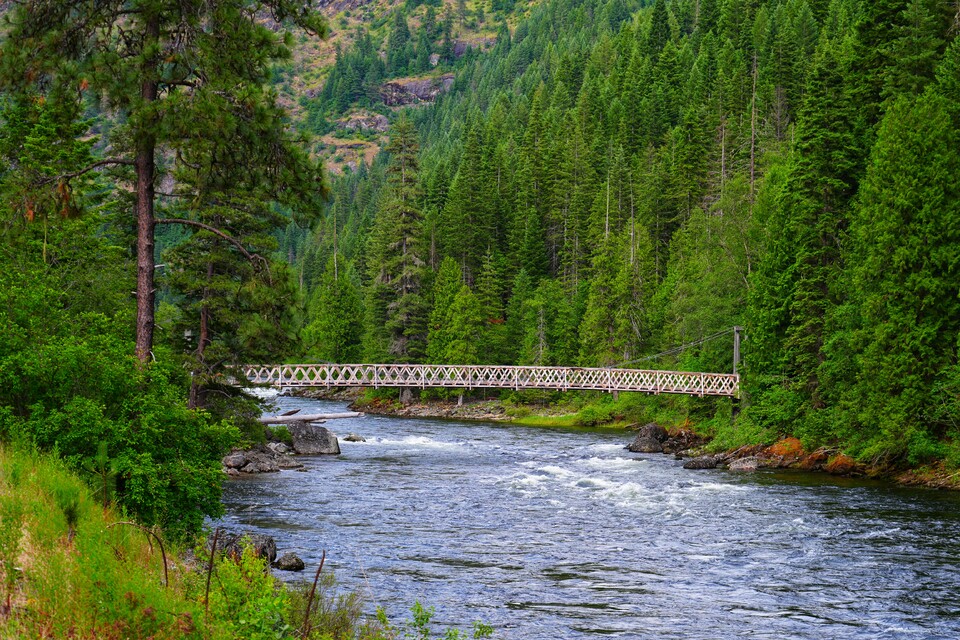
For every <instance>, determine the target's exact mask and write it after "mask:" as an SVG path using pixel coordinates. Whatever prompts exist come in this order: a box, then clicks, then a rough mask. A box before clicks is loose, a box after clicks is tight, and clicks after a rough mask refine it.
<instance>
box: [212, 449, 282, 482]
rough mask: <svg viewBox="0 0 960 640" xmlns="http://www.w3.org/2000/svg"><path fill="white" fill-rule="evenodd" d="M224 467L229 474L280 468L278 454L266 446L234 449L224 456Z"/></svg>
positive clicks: (263, 471) (269, 470)
mask: <svg viewBox="0 0 960 640" xmlns="http://www.w3.org/2000/svg"><path fill="white" fill-rule="evenodd" d="M222 462H223V468H224V470H225V471H226V472H227V474H228V475H231V476H233V475H238V474H240V473H273V472H276V471H279V470H280V466H279V465H278V464H277V456H276V454H275V453H274V452H273V451H271V450H270V449H268V448H266V447H256V448H253V449H250V450H249V451H232V452H230V454H228V455H227V456H224V458H223V460H222Z"/></svg>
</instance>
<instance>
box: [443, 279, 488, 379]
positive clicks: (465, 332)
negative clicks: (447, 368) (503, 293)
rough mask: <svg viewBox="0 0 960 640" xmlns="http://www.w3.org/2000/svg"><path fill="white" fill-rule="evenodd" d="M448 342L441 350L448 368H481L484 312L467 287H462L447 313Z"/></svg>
mask: <svg viewBox="0 0 960 640" xmlns="http://www.w3.org/2000/svg"><path fill="white" fill-rule="evenodd" d="M446 324H447V333H448V336H449V341H448V342H447V345H446V349H445V350H444V362H446V363H448V364H480V363H481V361H482V359H483V358H484V355H483V353H484V348H485V347H484V344H483V310H482V309H481V308H480V302H479V300H477V297H476V296H475V295H474V294H473V292H472V291H471V290H470V287H468V286H467V285H461V287H460V290H459V291H458V292H457V295H456V297H454V299H453V302H452V303H451V304H450V308H449V309H448V311H447V318H446Z"/></svg>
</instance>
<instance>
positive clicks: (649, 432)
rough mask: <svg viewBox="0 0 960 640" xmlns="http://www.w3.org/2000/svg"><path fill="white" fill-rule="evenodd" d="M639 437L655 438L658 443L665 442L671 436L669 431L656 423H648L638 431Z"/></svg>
mask: <svg viewBox="0 0 960 640" xmlns="http://www.w3.org/2000/svg"><path fill="white" fill-rule="evenodd" d="M637 437H638V438H653V439H654V440H656V441H657V442H663V441H664V440H666V439H667V438H669V437H670V434H668V433H667V430H666V429H664V428H663V427H661V426H660V425H658V424H657V423H656V422H648V423H647V424H645V425H643V426H642V427H640V428H639V429H637Z"/></svg>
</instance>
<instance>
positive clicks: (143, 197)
mask: <svg viewBox="0 0 960 640" xmlns="http://www.w3.org/2000/svg"><path fill="white" fill-rule="evenodd" d="M159 37H160V18H159V16H157V15H151V16H148V17H147V24H146V34H145V38H144V52H143V53H144V58H145V59H144V63H143V81H142V82H141V83H140V97H141V98H142V99H143V101H144V102H145V103H148V104H149V103H152V102H155V101H156V100H157V89H158V82H157V79H156V74H155V69H154V65H153V63H152V61H150V60H148V59H146V56H147V54H148V50H149V49H151V48H152V47H153V46H154V45H155V44H156V42H157V40H158V39H159ZM139 135H140V139H139V140H138V141H137V157H136V160H135V162H134V164H135V167H136V173H137V196H136V198H137V199H136V205H135V207H136V218H137V334H136V354H137V358H138V359H139V360H140V362H148V361H149V360H150V358H151V357H152V355H153V353H152V352H153V327H154V297H155V290H154V283H153V278H154V267H155V265H154V255H153V251H154V248H153V238H154V229H155V225H156V223H155V221H154V216H153V199H154V186H153V182H154V177H155V174H156V165H155V161H154V153H155V152H156V137H155V136H154V134H153V131H151V126H150V123H146V125H145V126H143V128H142V129H141V130H140V132H139Z"/></svg>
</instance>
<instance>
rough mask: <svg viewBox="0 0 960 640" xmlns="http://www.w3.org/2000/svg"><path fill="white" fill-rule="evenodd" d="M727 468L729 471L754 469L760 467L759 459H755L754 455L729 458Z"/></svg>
mask: <svg viewBox="0 0 960 640" xmlns="http://www.w3.org/2000/svg"><path fill="white" fill-rule="evenodd" d="M727 468H728V469H730V471H756V470H757V469H759V468H760V460H759V459H757V457H756V456H748V457H746V458H737V459H736V460H731V461H730V464H729V465H728V466H727Z"/></svg>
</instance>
